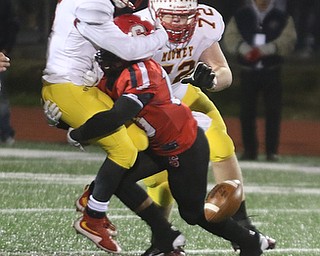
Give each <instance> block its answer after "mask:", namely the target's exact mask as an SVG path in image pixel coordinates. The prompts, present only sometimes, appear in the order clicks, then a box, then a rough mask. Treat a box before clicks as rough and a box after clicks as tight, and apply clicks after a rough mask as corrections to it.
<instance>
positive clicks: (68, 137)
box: [67, 127, 85, 151]
mask: <svg viewBox="0 0 320 256" xmlns="http://www.w3.org/2000/svg"><path fill="white" fill-rule="evenodd" d="M72 130H74V129H73V128H71V127H70V128H69V130H68V133H67V141H68V143H69V144H70V145H71V146H74V147H76V148H78V149H80V150H81V151H85V150H84V148H83V146H82V145H81V143H80V142H79V141H76V140H74V139H73V138H72V137H71V134H70V133H71V132H72Z"/></svg>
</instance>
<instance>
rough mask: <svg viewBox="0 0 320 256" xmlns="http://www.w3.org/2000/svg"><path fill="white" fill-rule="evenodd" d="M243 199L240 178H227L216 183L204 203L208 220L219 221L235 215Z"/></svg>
mask: <svg viewBox="0 0 320 256" xmlns="http://www.w3.org/2000/svg"><path fill="white" fill-rule="evenodd" d="M241 201H242V185H241V182H240V181H239V180H226V181H223V182H221V183H219V184H217V185H215V186H214V188H213V189H212V190H211V191H210V192H209V193H208V195H207V198H206V201H205V204H204V214H205V217H206V219H207V221H210V222H215V223H217V222H221V221H223V220H225V219H227V218H229V217H231V216H233V215H234V214H235V213H236V212H237V210H238V209H239V207H240V204H241Z"/></svg>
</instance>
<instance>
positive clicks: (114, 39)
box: [76, 9, 168, 61]
mask: <svg viewBox="0 0 320 256" xmlns="http://www.w3.org/2000/svg"><path fill="white" fill-rule="evenodd" d="M84 12H85V11H84V10H83V9H79V10H78V15H77V19H78V20H79V21H78V22H77V23H76V27H77V29H78V31H79V32H80V34H81V35H82V36H83V37H85V38H86V39H88V40H89V41H91V42H92V43H93V44H95V45H97V46H98V47H100V48H103V49H105V50H107V51H110V52H112V53H114V54H115V55H117V56H119V57H120V58H122V59H124V60H127V61H131V60H140V59H145V58H149V57H152V56H153V55H154V52H155V51H157V50H158V49H160V48H162V47H163V46H164V44H165V43H166V42H167V40H168V35H167V32H166V31H165V29H164V28H163V27H162V26H160V27H159V28H158V29H156V30H155V32H154V33H152V34H150V35H148V36H136V37H133V36H129V35H127V34H125V33H123V32H122V31H121V30H120V29H119V27H118V26H117V25H115V24H114V22H113V18H112V16H111V15H110V14H109V15H107V14H106V13H105V12H102V11H101V12H100V11H99V10H94V11H91V12H89V13H86V14H84ZM92 12H94V13H95V15H97V16H100V17H101V16H102V17H104V18H103V19H100V20H93V18H91V19H89V20H88V19H85V18H82V17H88V16H89V17H92V16H95V15H94V13H92ZM106 16H107V17H106ZM91 20H92V21H91Z"/></svg>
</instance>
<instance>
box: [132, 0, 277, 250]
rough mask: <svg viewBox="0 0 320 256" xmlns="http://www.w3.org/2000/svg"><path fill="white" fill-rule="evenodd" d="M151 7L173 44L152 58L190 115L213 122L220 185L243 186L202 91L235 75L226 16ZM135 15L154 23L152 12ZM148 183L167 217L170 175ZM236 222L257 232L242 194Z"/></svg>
mask: <svg viewBox="0 0 320 256" xmlns="http://www.w3.org/2000/svg"><path fill="white" fill-rule="evenodd" d="M150 5H151V8H154V10H155V13H156V17H157V18H159V19H160V21H161V24H162V25H163V26H164V27H165V29H166V30H167V33H168V36H169V41H168V42H167V43H166V45H165V46H164V47H163V48H161V49H160V50H159V51H157V52H156V54H155V55H154V57H153V58H154V59H155V60H157V61H158V62H159V63H160V64H161V65H162V67H164V68H165V70H166V71H167V73H168V75H169V77H170V80H171V82H172V86H173V92H174V95H175V96H176V97H178V98H179V99H181V100H182V101H183V102H184V103H185V104H187V105H188V106H189V107H190V108H191V110H194V111H200V112H203V113H205V114H206V115H208V116H209V117H210V118H211V119H212V122H211V127H210V128H209V129H208V130H207V131H206V136H207V138H208V141H209V145H210V160H211V163H212V168H213V174H214V177H215V180H216V182H217V183H220V182H222V181H224V180H228V179H238V180H240V181H241V182H242V183H243V177H242V172H241V169H240V166H239V163H238V160H237V157H236V154H235V147H234V144H233V141H232V139H231V138H230V136H229V135H228V133H227V128H226V125H225V123H224V121H223V119H222V117H221V115H220V113H219V110H218V109H217V108H216V106H215V105H214V104H213V102H212V101H211V100H210V99H209V98H208V97H207V96H206V94H205V93H203V92H202V91H201V89H199V87H201V88H203V89H206V90H208V91H210V92H218V91H221V90H224V89H226V88H228V87H229V86H230V85H231V83H232V72H231V70H230V68H229V65H228V62H227V60H226V58H225V56H224V54H223V52H222V50H221V49H220V45H219V40H220V39H221V37H222V35H223V32H224V28H225V25H224V22H223V18H222V16H221V15H220V13H219V12H218V11H217V10H215V9H214V8H212V7H210V6H207V5H204V4H199V5H198V2H197V0H181V1H174V0H168V1H162V0H150ZM137 14H138V15H141V16H144V17H148V18H150V12H149V9H144V10H142V11H139V12H138V13H137ZM144 182H145V184H146V186H147V189H148V194H149V195H150V196H151V198H152V199H153V200H154V201H155V202H156V203H157V204H158V205H160V206H161V207H162V208H163V212H164V213H165V215H166V216H167V217H169V214H170V210H171V208H172V205H173V198H172V196H171V193H170V190H169V187H168V182H167V174H166V172H162V173H159V174H156V175H154V176H152V177H149V178H147V179H145V180H144ZM233 218H234V219H235V220H236V221H238V222H239V223H240V224H241V225H243V226H245V227H247V228H250V229H253V230H255V231H257V229H256V227H255V226H254V225H252V223H251V221H250V219H249V217H248V215H247V211H246V205H245V195H244V194H243V201H242V204H241V206H240V208H239V210H238V212H237V213H236V214H235V215H234V216H233ZM272 240H273V239H272ZM270 241H271V240H270ZM233 248H234V249H235V250H237V249H238V248H239V247H238V246H237V245H236V244H233ZM156 253H157V249H156V248H152V247H151V248H149V250H148V251H146V252H145V254H144V255H145V256H148V255H149V256H151V255H157V254H156Z"/></svg>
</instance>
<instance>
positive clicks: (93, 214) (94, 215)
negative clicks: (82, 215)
mask: <svg viewBox="0 0 320 256" xmlns="http://www.w3.org/2000/svg"><path fill="white" fill-rule="evenodd" d="M86 213H87V214H88V215H89V216H90V217H91V218H95V219H102V218H103V217H104V216H106V213H105V212H98V211H94V210H92V209H90V208H89V207H86Z"/></svg>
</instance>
